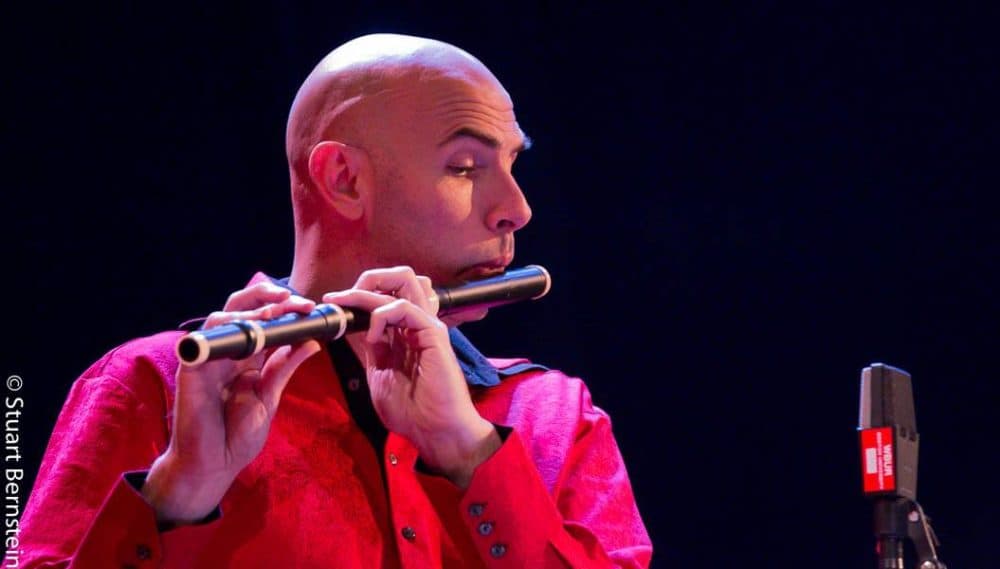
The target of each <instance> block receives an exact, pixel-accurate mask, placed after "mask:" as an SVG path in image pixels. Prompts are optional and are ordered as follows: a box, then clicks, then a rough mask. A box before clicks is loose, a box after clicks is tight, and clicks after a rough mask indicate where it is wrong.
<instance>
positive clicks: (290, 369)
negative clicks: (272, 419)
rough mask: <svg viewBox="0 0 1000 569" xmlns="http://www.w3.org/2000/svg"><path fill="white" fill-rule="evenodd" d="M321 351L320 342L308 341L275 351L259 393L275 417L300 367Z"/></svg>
mask: <svg viewBox="0 0 1000 569" xmlns="http://www.w3.org/2000/svg"><path fill="white" fill-rule="evenodd" d="M319 350H320V345H319V342H317V341H316V340H308V341H306V342H303V343H302V344H299V345H298V346H295V347H292V346H282V347H280V348H278V349H277V350H275V351H274V353H273V354H271V356H270V357H269V358H267V361H266V362H264V368H263V369H262V370H261V378H260V383H259V384H258V390H259V391H258V393H259V397H260V400H261V401H262V402H263V403H264V406H265V407H266V408H267V412H268V414H269V415H273V414H274V411H275V410H276V409H277V408H278V402H279V401H280V400H281V393H282V392H283V391H284V390H285V386H286V385H288V380H289V379H291V378H292V374H293V373H295V370H296V369H298V367H299V365H300V364H301V363H302V362H304V361H306V360H307V359H309V357H310V356H312V355H313V354H315V353H316V352H318V351H319Z"/></svg>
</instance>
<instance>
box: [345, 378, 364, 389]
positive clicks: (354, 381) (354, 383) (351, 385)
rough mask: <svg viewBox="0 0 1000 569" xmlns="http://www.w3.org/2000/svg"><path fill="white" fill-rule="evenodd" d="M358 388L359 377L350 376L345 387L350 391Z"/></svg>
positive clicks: (359, 385)
mask: <svg viewBox="0 0 1000 569" xmlns="http://www.w3.org/2000/svg"><path fill="white" fill-rule="evenodd" d="M360 388H361V380H360V379H358V378H356V377H352V378H351V379H348V380H347V389H350V390H351V391H357V390H358V389H360Z"/></svg>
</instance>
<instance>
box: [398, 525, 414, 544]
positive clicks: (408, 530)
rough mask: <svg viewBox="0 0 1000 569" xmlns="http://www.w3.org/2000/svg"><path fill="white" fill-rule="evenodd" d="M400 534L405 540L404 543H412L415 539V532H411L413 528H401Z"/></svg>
mask: <svg viewBox="0 0 1000 569" xmlns="http://www.w3.org/2000/svg"><path fill="white" fill-rule="evenodd" d="M401 533H402V534H403V538H404V539H406V541H413V540H415V539H417V532H415V531H413V528H411V527H410V526H406V527H405V528H403V531H402V532H401Z"/></svg>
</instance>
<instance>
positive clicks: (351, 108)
mask: <svg viewBox="0 0 1000 569" xmlns="http://www.w3.org/2000/svg"><path fill="white" fill-rule="evenodd" d="M439 78H454V79H459V80H464V81H470V82H481V83H492V84H493V86H495V87H496V88H499V89H500V90H502V87H501V86H500V83H499V82H498V81H497V79H496V78H495V77H494V76H493V74H492V73H490V71H489V70H488V69H487V68H486V66H484V65H483V64H482V63H481V62H480V61H479V60H478V59H476V58H475V57H473V56H472V55H470V54H469V53H467V52H465V51H463V50H461V49H459V48H457V47H455V46H453V45H450V44H447V43H444V42H440V41H437V40H432V39H426V38H419V37H414V36H405V35H397V34H372V35H367V36H362V37H360V38H357V39H354V40H351V41H349V42H347V43H345V44H344V45H342V46H340V47H338V48H337V49H335V50H333V51H332V52H331V53H330V54H328V55H327V56H326V57H324V58H323V60H322V61H320V62H319V64H318V65H317V66H316V67H315V69H313V71H312V73H310V74H309V76H308V77H307V78H306V80H305V82H304V83H303V84H302V86H301V87H300V88H299V91H298V93H297V94H296V96H295V101H294V102H293V103H292V108H291V111H290V113H289V117H288V127H287V131H286V138H285V144H286V152H287V155H288V161H289V166H290V168H291V170H292V175H293V177H297V178H298V180H299V182H305V181H306V180H308V172H307V164H308V159H309V153H310V151H311V149H312V148H313V146H315V145H316V144H317V143H319V142H321V141H323V140H337V141H340V142H344V143H346V144H351V145H354V146H358V147H361V148H365V147H371V146H373V145H377V144H378V143H379V142H380V140H379V138H380V137H381V136H382V135H384V132H385V130H386V129H387V127H389V126H390V125H389V121H391V120H393V119H398V118H400V117H399V116H398V113H395V112H394V111H396V110H397V109H395V108H394V105H393V103H394V101H395V97H394V95H397V94H399V93H400V92H401V91H406V90H411V89H414V88H416V87H417V86H419V84H420V83H421V82H425V81H429V80H433V79H439ZM293 183H294V180H293Z"/></svg>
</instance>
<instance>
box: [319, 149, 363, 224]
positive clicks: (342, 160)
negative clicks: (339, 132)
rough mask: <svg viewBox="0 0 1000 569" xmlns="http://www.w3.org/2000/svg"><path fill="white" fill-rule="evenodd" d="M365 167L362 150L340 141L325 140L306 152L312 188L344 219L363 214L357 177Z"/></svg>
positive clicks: (354, 217)
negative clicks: (307, 153)
mask: <svg viewBox="0 0 1000 569" xmlns="http://www.w3.org/2000/svg"><path fill="white" fill-rule="evenodd" d="M367 169H368V155H367V154H366V153H365V151H364V150H362V149H360V148H357V147H354V146H348V145H347V144H344V143H343V142H337V141H334V140H324V141H323V142H320V143H319V144H317V145H316V146H313V149H312V152H310V153H309V177H310V178H311V179H312V183H313V187H314V188H315V189H316V191H318V192H320V193H321V194H322V195H323V197H324V198H325V199H326V200H329V202H330V203H331V204H332V205H333V206H334V207H335V208H336V209H337V211H338V212H339V213H340V214H341V215H343V216H344V217H346V218H347V219H351V220H357V219H359V218H360V217H361V215H362V214H363V213H364V202H363V200H362V199H361V194H360V192H359V191H358V178H359V175H361V174H362V172H364V171H365V170H367Z"/></svg>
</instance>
